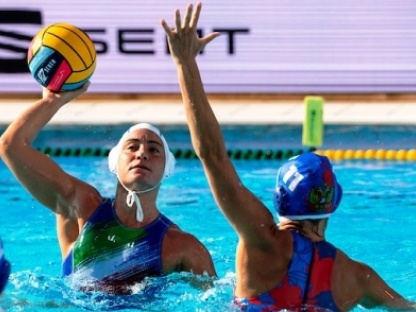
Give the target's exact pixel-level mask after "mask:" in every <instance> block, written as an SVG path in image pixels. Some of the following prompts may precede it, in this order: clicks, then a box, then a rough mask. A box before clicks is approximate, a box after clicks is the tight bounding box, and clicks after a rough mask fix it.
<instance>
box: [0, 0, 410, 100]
mask: <svg viewBox="0 0 416 312" xmlns="http://www.w3.org/2000/svg"><path fill="white" fill-rule="evenodd" d="M187 3H188V1H184V0H169V1H150V0H141V1H133V0H130V1H127V0H117V1H107V0H89V1H80V0H78V1H75V0H60V1H56V0H55V1H50V0H30V1H29V0H26V1H23V0H13V1H3V2H2V3H1V4H0V92H8V93H21V92H37V91H38V90H39V86H38V85H37V83H36V82H34V79H33V78H32V77H31V76H30V74H29V73H28V72H26V73H10V71H12V70H13V68H18V65H20V67H21V69H20V70H22V66H23V67H24V66H25V59H26V50H27V47H28V45H29V42H30V40H31V38H32V37H33V35H34V34H35V33H36V32H37V31H38V30H39V29H40V28H41V27H42V26H44V25H47V24H50V23H54V22H61V21H64V22H70V23H73V24H75V25H77V26H79V27H80V28H83V29H84V30H86V31H87V32H88V33H89V34H90V36H91V38H92V39H93V40H94V42H95V44H96V47H97V50H98V51H99V52H100V53H99V55H98V64H97V70H96V72H95V74H94V77H93V79H92V81H93V86H92V87H91V89H90V92H98V93H103V92H104V93H113V92H116V93H170V92H178V90H179V89H178V84H177V78H176V72H175V68H174V65H173V62H172V60H171V58H170V55H169V54H168V53H167V52H166V49H167V46H166V41H165V37H164V32H163V29H162V28H161V26H160V19H161V18H165V19H167V21H168V22H170V24H171V25H173V10H174V9H175V8H179V9H181V10H184V8H185V7H186V4H187ZM203 5H204V7H203V11H202V16H201V18H200V22H199V26H200V29H201V31H203V33H205V34H206V33H208V32H211V31H213V30H214V29H223V30H225V31H224V33H223V35H222V36H221V37H219V38H217V39H216V40H215V41H214V42H212V43H211V44H210V45H209V46H208V48H207V49H206V51H204V54H202V55H200V56H199V63H200V67H201V70H202V76H203V80H204V83H205V86H206V89H207V91H208V92H219V93H228V92H230V93H233V92H243V93H244V92H249V93H252V92H256V93H257V92H260V93H261V92H265V93H281V92H306V93H312V92H319V93H325V92H331V93H337V92H342V93H345V92H415V91H416V83H415V82H416V1H414V0H344V1H340V0H264V1H261V0H259V1H252V0H251V1H249V0H245V1H243V0H234V1H223V0H206V1H205V2H203ZM11 9H13V10H32V11H35V12H37V11H39V12H40V15H39V16H40V17H41V25H40V24H39V23H36V21H32V22H34V24H30V19H29V18H28V17H22V16H23V15H17V16H12V15H11V14H10V13H7V12H5V10H11ZM20 19H22V20H20ZM126 30H129V33H128V34H127V33H126V32H125V31H126ZM123 31H124V32H125V33H124V36H125V38H128V39H129V40H132V41H133V42H124V43H122V44H121V40H120V39H119V37H118V36H119V33H120V32H123ZM11 33H13V34H11ZM231 34H232V35H231ZM139 40H144V42H141V43H139V42H137V41H139ZM134 41H135V42H134Z"/></svg>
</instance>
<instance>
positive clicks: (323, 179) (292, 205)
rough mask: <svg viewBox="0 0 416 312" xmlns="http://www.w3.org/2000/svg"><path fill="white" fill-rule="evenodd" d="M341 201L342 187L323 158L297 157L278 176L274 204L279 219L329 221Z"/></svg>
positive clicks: (312, 156)
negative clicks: (325, 219)
mask: <svg viewBox="0 0 416 312" xmlns="http://www.w3.org/2000/svg"><path fill="white" fill-rule="evenodd" d="M341 198H342V188H341V186H340V185H339V184H338V182H337V179H336V177H335V173H334V172H333V171H332V165H331V163H330V162H329V160H328V158H327V157H325V156H319V155H317V154H315V153H303V154H300V155H298V156H295V157H292V158H290V159H289V160H288V161H287V162H286V163H285V164H283V165H282V167H280V169H279V171H278V173H277V179H276V190H275V192H274V195H273V203H274V206H275V209H276V211H277V214H278V215H279V218H280V219H289V220H306V219H324V218H328V217H329V216H330V215H331V214H332V213H333V212H334V211H335V210H336V209H337V207H338V205H339V203H340V201H341Z"/></svg>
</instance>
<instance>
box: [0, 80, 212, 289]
mask: <svg viewBox="0 0 416 312" xmlns="http://www.w3.org/2000/svg"><path fill="white" fill-rule="evenodd" d="M88 86H89V83H87V84H85V85H84V86H83V87H82V88H80V89H77V90H74V91H65V92H59V93H54V92H51V91H49V90H47V89H43V93H42V99H40V100H38V101H36V102H35V103H33V104H32V105H29V106H28V107H27V108H26V109H25V110H23V111H22V112H21V113H20V115H19V116H18V117H17V118H16V119H15V120H14V121H13V122H12V123H11V124H10V125H9V126H8V127H7V129H6V130H5V131H4V132H3V134H2V135H1V137H0V156H1V158H2V160H3V161H4V163H5V164H6V165H7V166H8V168H9V169H10V171H11V172H12V173H13V174H14V175H15V177H16V178H17V180H18V181H19V182H20V183H21V185H22V186H23V187H24V188H25V189H26V190H27V191H29V193H30V194H31V195H32V196H33V197H34V198H35V199H36V200H38V202H39V203H40V204H41V205H43V206H45V207H46V208H48V209H49V210H50V211H52V212H53V213H54V214H55V216H56V222H57V225H56V230H57V236H58V242H59V246H60V249H61V254H62V260H63V263H62V271H63V275H64V276H68V277H70V278H68V279H66V280H67V281H68V283H69V284H70V285H73V286H74V287H75V288H76V289H82V290H98V291H104V292H110V293H123V294H124V293H130V292H131V291H132V285H133V284H135V283H138V282H141V281H142V280H143V279H144V278H145V277H148V276H161V275H167V274H170V273H172V272H192V273H194V274H195V275H202V274H208V275H209V276H215V275H216V273H215V269H214V265H213V262H212V258H211V255H210V253H209V252H208V250H207V249H206V248H205V246H204V245H203V244H202V243H201V242H200V241H199V240H198V239H197V238H196V237H195V236H193V235H191V234H190V233H187V232H184V231H182V230H181V229H180V228H179V227H178V226H177V225H176V224H174V223H173V222H172V221H171V220H170V219H168V218H167V217H166V216H165V215H163V214H162V213H161V212H160V211H159V209H158V207H157V203H156V202H157V196H158V194H159V190H160V185H161V181H162V179H163V178H164V177H167V176H169V175H171V174H172V173H173V168H174V164H175V160H174V157H173V154H172V153H171V152H170V151H169V147H168V145H167V143H166V140H165V138H164V137H163V135H162V134H161V132H160V131H159V129H157V128H156V127H155V126H152V125H150V124H146V123H142V124H137V125H135V126H132V127H131V128H130V129H129V130H128V131H127V132H126V133H125V134H124V135H123V136H122V138H121V139H120V142H119V143H118V144H117V145H116V147H115V148H114V149H112V151H111V153H110V155H109V159H108V161H109V166H110V169H111V171H112V172H114V173H115V174H116V175H117V180H116V179H114V180H116V181H117V184H116V190H115V195H114V196H103V195H102V194H101V193H100V192H99V191H98V190H97V188H96V187H94V186H93V185H92V184H90V183H87V182H86V181H82V180H80V179H79V178H77V177H75V176H73V175H71V174H69V173H68V172H66V171H64V169H63V168H61V167H60V166H59V163H57V162H56V161H55V160H54V159H53V158H52V157H49V156H47V155H45V154H43V153H42V152H40V151H39V150H37V149H36V148H35V147H33V146H32V145H33V141H34V140H35V139H36V137H37V135H38V134H39V132H40V131H41V130H42V128H43V127H44V126H45V125H46V124H48V122H49V121H50V120H51V118H52V117H53V116H54V115H55V114H56V113H57V112H58V111H59V110H60V108H61V107H62V106H64V105H65V104H68V103H70V102H71V101H72V100H74V99H75V98H77V97H78V96H79V95H81V94H82V93H83V92H85V91H86V90H87V89H88ZM91 170H92V171H95V170H97V168H96V167H95V166H92V167H91ZM202 284H204V285H203V286H205V285H206V283H202Z"/></svg>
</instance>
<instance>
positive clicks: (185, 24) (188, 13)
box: [182, 4, 194, 30]
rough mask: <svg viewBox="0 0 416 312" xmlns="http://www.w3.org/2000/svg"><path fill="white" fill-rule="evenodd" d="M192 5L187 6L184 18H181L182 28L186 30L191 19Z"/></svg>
mask: <svg viewBox="0 0 416 312" xmlns="http://www.w3.org/2000/svg"><path fill="white" fill-rule="evenodd" d="M193 9H194V8H193V5H192V4H188V6H187V7H186V13H185V17H184V18H183V24H182V28H183V29H185V30H187V29H189V26H190V25H189V24H190V21H191V17H192V11H193Z"/></svg>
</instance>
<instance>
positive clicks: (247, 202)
mask: <svg viewBox="0 0 416 312" xmlns="http://www.w3.org/2000/svg"><path fill="white" fill-rule="evenodd" d="M200 11H201V3H197V5H196V6H195V9H194V7H193V5H191V4H190V5H188V7H187V9H186V13H185V16H184V19H183V22H182V21H181V16H180V12H179V10H176V11H175V26H176V28H175V29H173V30H171V29H170V28H169V27H168V25H167V23H166V21H165V20H162V27H163V28H164V30H165V32H166V35H167V37H168V42H169V47H170V51H171V54H172V57H173V60H174V62H175V64H176V69H177V73H178V78H179V84H180V88H181V93H182V99H183V103H184V106H185V112H186V118H187V122H188V126H189V130H190V133H191V139H192V145H193V148H194V149H195V153H196V154H197V156H198V157H199V159H200V160H201V161H202V164H203V167H204V170H205V174H206V176H207V178H208V181H209V184H210V187H211V190H212V192H213V194H214V197H215V199H216V202H217V204H218V205H219V207H220V208H221V210H222V212H223V213H224V214H225V216H226V217H227V218H228V220H229V221H230V223H231V224H232V225H233V226H234V227H235V229H236V231H237V233H238V234H239V236H240V237H241V238H243V239H244V240H246V241H247V240H251V241H252V242H253V243H257V242H260V241H263V242H264V237H263V236H264V235H265V231H264V229H265V228H267V227H268V226H269V225H270V226H271V225H272V224H273V223H274V222H273V218H272V216H271V214H270V213H269V211H268V210H267V208H266V207H265V206H264V205H263V204H262V203H261V202H260V201H259V200H258V199H257V198H256V197H255V196H254V195H253V194H252V193H251V192H250V191H249V190H247V189H246V188H245V187H244V186H243V185H242V183H241V181H240V179H239V177H238V175H237V173H236V171H235V168H234V166H233V164H232V162H231V160H230V159H229V156H228V153H227V150H226V146H225V143H224V139H223V136H222V133H221V129H220V126H219V123H218V121H217V119H216V117H215V115H214V112H213V110H212V108H211V106H210V104H209V102H208V99H207V96H206V94H205V90H204V87H203V84H202V80H201V77H200V72H199V68H198V65H197V62H196V57H197V55H198V54H199V52H200V51H201V50H203V49H204V47H205V46H206V45H207V44H208V43H209V42H211V41H212V40H213V39H215V38H216V37H218V36H219V33H216V32H214V33H211V34H209V35H207V36H205V37H203V38H198V36H197V32H196V31H197V24H198V19H199V15H200Z"/></svg>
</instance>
